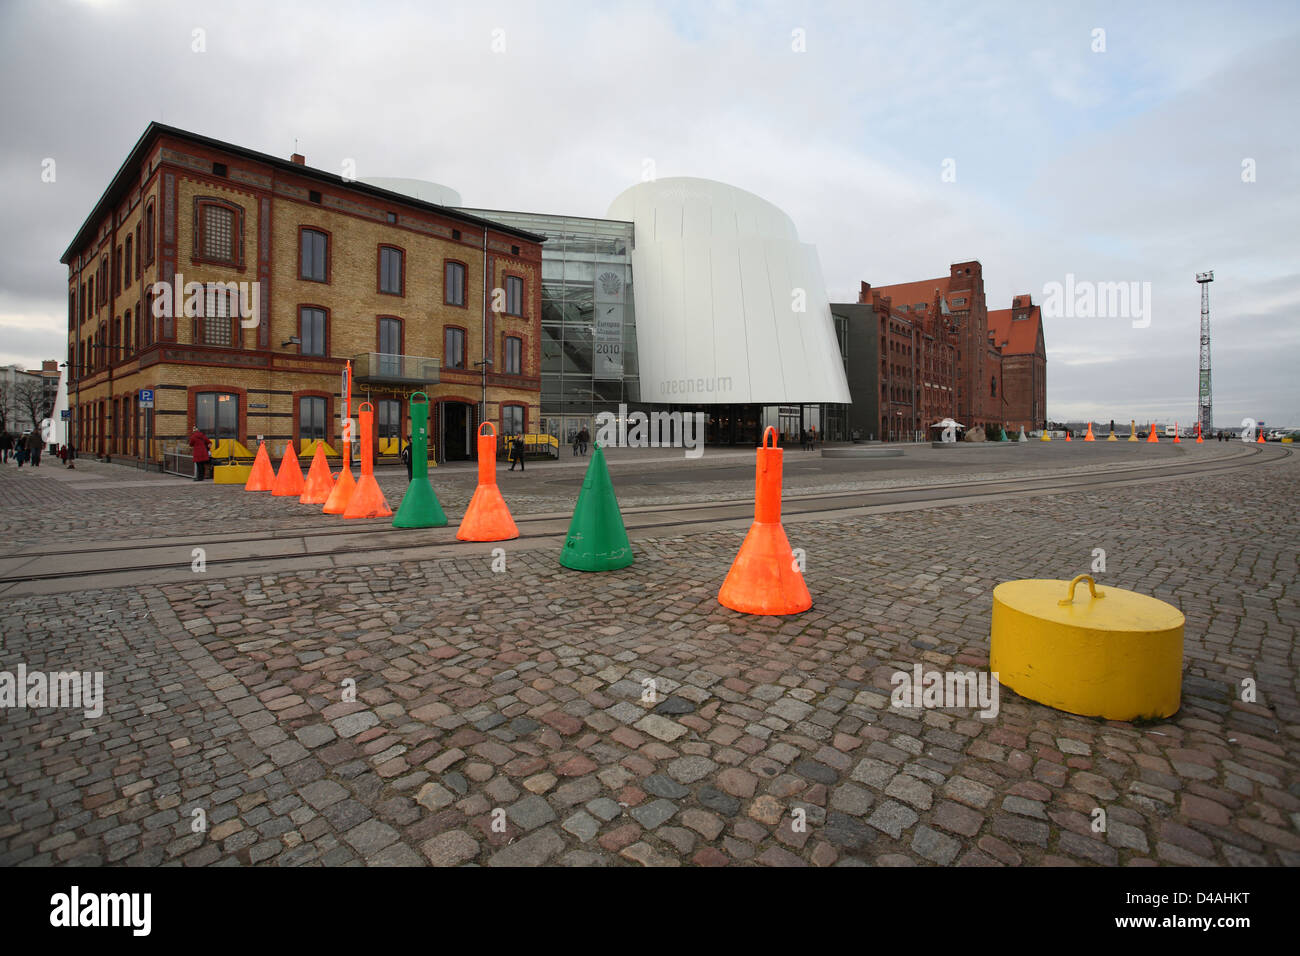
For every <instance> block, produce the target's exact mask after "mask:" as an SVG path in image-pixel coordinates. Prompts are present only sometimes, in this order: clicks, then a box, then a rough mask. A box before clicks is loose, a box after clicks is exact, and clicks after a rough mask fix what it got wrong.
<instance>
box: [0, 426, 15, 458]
mask: <svg viewBox="0 0 1300 956" xmlns="http://www.w3.org/2000/svg"><path fill="white" fill-rule="evenodd" d="M13 450H14V439H13V436H12V435H10V434H9V433H8V432H3V433H0V456H3V457H2V459H0V460H3V461H4V463H5V464H6V465H7V464H9V456H10V454H12V453H13Z"/></svg>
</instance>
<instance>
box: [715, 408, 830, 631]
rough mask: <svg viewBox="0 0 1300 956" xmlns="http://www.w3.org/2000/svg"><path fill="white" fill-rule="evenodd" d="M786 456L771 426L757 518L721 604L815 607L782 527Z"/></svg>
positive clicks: (761, 464)
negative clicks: (783, 466) (778, 444)
mask: <svg viewBox="0 0 1300 956" xmlns="http://www.w3.org/2000/svg"><path fill="white" fill-rule="evenodd" d="M769 436H771V439H772V444H771V446H769V445H768V443H767V440H768V437H769ZM782 456H783V452H782V450H781V449H780V448H778V447H777V445H776V429H775V428H772V427H771V426H769V427H768V428H767V430H766V431H764V432H763V444H762V445H761V446H759V448H758V449H757V451H756V461H755V464H754V523H753V524H752V525H750V526H749V533H748V534H746V535H745V540H744V541H743V542H742V543H741V545H740V551H739V552H738V553H737V554H736V560H735V561H734V562H732V565H731V570H730V571H728V572H727V577H726V580H724V581H723V582H722V587H721V589H719V591H718V603H719V604H721V605H722V606H723V607H729V608H731V609H732V610H733V611H740V612H741V613H742V614H799V613H801V612H803V611H806V610H808V609H809V608H810V607H812V596H811V595H810V594H809V593H808V586H807V585H806V584H805V583H804V580H803V572H802V571H800V570H799V565H798V563H797V562H796V560H795V557H794V552H793V551H791V550H790V541H789V539H787V538H786V536H785V529H784V528H782V527H781V472H782Z"/></svg>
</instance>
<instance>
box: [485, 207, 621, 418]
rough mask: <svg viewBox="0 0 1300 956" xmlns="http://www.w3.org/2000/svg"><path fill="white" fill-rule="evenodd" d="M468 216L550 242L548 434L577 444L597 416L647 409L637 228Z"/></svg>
mask: <svg viewBox="0 0 1300 956" xmlns="http://www.w3.org/2000/svg"><path fill="white" fill-rule="evenodd" d="M465 211H466V212H469V213H472V214H474V215H478V216H482V217H483V218H485V219H491V220H493V221H495V222H500V223H502V224H503V225H507V226H515V227H518V228H520V229H525V230H528V231H529V232H534V233H538V234H539V235H543V236H546V242H545V243H543V244H542V412H541V418H542V422H541V430H542V431H544V432H549V433H550V434H552V435H555V436H556V437H557V438H559V440H560V442H561V443H562V444H571V443H572V441H573V438H574V436H576V435H577V433H578V432H579V431H581V430H582V429H583V428H586V429H587V430H588V431H589V432H592V433H593V434H594V432H595V424H596V414H597V413H598V412H601V411H613V412H617V411H618V406H619V405H620V404H621V403H626V404H627V406H628V407H629V408H630V409H631V408H636V407H639V406H640V402H641V387H640V379H639V377H638V375H637V349H636V314H635V311H634V306H633V300H632V242H633V234H632V223H630V222H618V221H615V220H610V219H582V218H575V217H572V216H546V215H537V214H531V213H515V212H500V211H498V210H495V209H493V210H487V209H467V210H465Z"/></svg>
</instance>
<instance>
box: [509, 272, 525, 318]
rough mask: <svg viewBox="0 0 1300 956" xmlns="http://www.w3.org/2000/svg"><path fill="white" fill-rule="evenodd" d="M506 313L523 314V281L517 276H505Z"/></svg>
mask: <svg viewBox="0 0 1300 956" xmlns="http://www.w3.org/2000/svg"><path fill="white" fill-rule="evenodd" d="M506 313H507V314H508V315H523V314H524V280H523V279H521V278H519V277H518V276H506Z"/></svg>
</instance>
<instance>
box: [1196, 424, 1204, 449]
mask: <svg viewBox="0 0 1300 956" xmlns="http://www.w3.org/2000/svg"><path fill="white" fill-rule="evenodd" d="M1196 444H1198V445H1203V444H1205V439H1204V438H1202V437H1201V423H1200V422H1197V423H1196Z"/></svg>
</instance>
